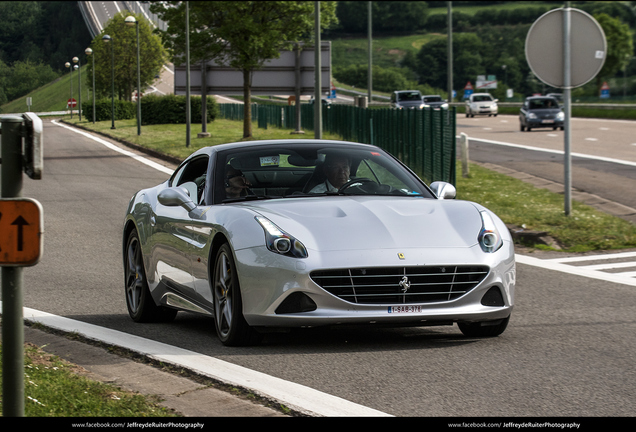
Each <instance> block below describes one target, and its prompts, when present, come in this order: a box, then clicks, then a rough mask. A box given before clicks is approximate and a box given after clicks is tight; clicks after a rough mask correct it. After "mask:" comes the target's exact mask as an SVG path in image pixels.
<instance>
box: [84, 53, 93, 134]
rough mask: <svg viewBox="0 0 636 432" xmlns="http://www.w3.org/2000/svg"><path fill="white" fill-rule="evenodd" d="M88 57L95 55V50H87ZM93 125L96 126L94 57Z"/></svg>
mask: <svg viewBox="0 0 636 432" xmlns="http://www.w3.org/2000/svg"><path fill="white" fill-rule="evenodd" d="M84 53H86V55H87V56H90V55H92V54H93V50H92V49H90V48H86V49H85V50H84ZM93 124H95V56H93Z"/></svg>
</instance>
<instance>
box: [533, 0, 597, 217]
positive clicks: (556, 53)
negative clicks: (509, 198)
mask: <svg viewBox="0 0 636 432" xmlns="http://www.w3.org/2000/svg"><path fill="white" fill-rule="evenodd" d="M569 3H570V2H566V5H567V6H566V7H565V8H561V9H553V10H551V11H549V12H546V13H545V14H543V15H542V16H540V17H539V19H537V20H536V21H535V22H534V24H532V27H530V31H528V36H527V37H526V59H527V60H528V64H529V65H530V69H531V70H532V72H533V73H534V74H535V75H536V76H537V77H538V78H539V79H540V80H541V81H543V82H544V83H546V84H548V85H550V86H552V87H557V88H562V89H563V106H564V113H565V121H564V131H565V133H564V136H563V139H564V165H565V175H564V177H565V184H564V186H565V205H564V207H565V215H566V216H569V214H570V211H571V208H572V174H571V164H572V161H571V154H570V117H571V89H572V88H575V87H580V86H582V85H584V84H585V83H587V82H589V81H590V80H591V79H592V78H594V77H595V76H596V75H597V74H598V73H599V71H600V70H601V68H602V67H603V64H604V63H605V57H606V53H607V41H606V39H605V34H604V33H603V29H602V28H601V26H600V25H599V24H598V22H596V20H595V19H594V18H592V17H591V16H590V15H588V14H587V13H585V12H583V11H581V10H578V9H572V8H570V7H569ZM556 41H562V43H561V44H558V43H556Z"/></svg>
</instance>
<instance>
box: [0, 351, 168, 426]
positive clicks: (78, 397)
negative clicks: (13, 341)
mask: <svg viewBox="0 0 636 432" xmlns="http://www.w3.org/2000/svg"><path fill="white" fill-rule="evenodd" d="M1 352H2V345H0V353H1ZM24 360H25V361H24V372H25V375H24V396H25V405H24V415H25V417H178V415H177V414H175V413H174V412H172V411H170V410H169V409H166V408H164V407H161V406H159V405H158V402H159V400H156V399H155V398H153V397H149V396H143V395H139V394H135V393H130V392H126V391H123V390H121V389H120V388H118V387H115V386H113V385H110V384H106V383H101V382H97V381H93V380H90V379H88V378H87V377H85V376H84V375H83V373H84V371H83V370H82V369H81V368H79V366H75V365H73V364H71V363H68V362H66V361H64V360H62V359H60V358H59V357H57V356H54V355H51V354H47V353H45V352H44V351H42V350H41V349H39V348H38V347H37V346H35V345H32V344H26V345H25V355H24ZM1 374H2V358H1V356H0V376H1ZM1 409H2V400H1V399H0V412H1Z"/></svg>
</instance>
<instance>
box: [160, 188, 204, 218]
mask: <svg viewBox="0 0 636 432" xmlns="http://www.w3.org/2000/svg"><path fill="white" fill-rule="evenodd" d="M157 200H158V201H159V203H160V204H163V205H165V206H168V207H175V206H181V207H183V208H184V209H186V210H187V211H188V212H191V211H192V210H194V209H195V208H196V207H197V205H196V204H195V203H194V202H193V201H192V198H190V195H189V194H188V190H187V189H186V188H183V187H175V188H167V189H164V190H162V191H161V192H159V194H158V195H157Z"/></svg>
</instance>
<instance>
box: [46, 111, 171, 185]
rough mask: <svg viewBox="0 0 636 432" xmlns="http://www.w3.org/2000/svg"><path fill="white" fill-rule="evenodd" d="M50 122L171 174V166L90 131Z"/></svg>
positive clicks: (53, 121)
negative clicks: (147, 157)
mask: <svg viewBox="0 0 636 432" xmlns="http://www.w3.org/2000/svg"><path fill="white" fill-rule="evenodd" d="M51 123H53V124H55V125H57V126H60V127H63V128H66V129H68V130H70V131H73V132H75V133H77V134H80V135H83V136H85V137H86V138H89V139H92V140H93V141H97V142H98V143H100V144H102V145H104V146H106V147H108V148H109V149H111V150H114V151H116V152H118V153H121V154H123V155H126V156H128V157H131V158H133V159H135V160H137V161H139V162H141V163H143V164H146V165H148V166H149V167H152V168H154V169H156V170H157V171H161V172H163V173H166V174H172V173H173V172H174V169H172V168H168V167H165V166H163V165H161V164H158V163H157V162H153V161H151V160H150V159H146V158H145V157H143V156H139V155H137V154H135V153H133V152H130V151H128V150H124V149H122V148H119V147H117V146H116V145H114V144H111V143H109V142H108V141H106V140H103V139H101V138H98V137H96V136H95V135H91V134H90V133H88V132H84V131H82V130H80V129H76V128H73V127H70V126H67V125H65V124H62V123H58V122H57V121H55V120H52V121H51Z"/></svg>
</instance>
